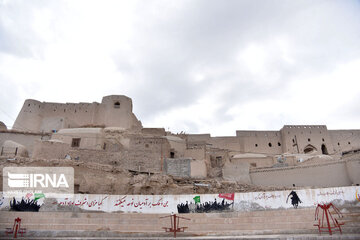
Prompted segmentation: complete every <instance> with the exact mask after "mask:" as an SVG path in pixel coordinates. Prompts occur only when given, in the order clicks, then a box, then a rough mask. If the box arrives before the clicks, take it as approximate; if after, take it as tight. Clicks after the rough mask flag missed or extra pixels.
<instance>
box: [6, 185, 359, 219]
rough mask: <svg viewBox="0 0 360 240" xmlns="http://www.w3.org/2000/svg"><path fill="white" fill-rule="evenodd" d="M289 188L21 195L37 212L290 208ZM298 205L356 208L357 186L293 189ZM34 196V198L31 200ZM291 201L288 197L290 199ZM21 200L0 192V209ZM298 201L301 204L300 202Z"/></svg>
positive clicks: (199, 211)
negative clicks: (170, 193) (258, 190)
mask: <svg viewBox="0 0 360 240" xmlns="http://www.w3.org/2000/svg"><path fill="white" fill-rule="evenodd" d="M291 192H292V191H291V190H290V191H272V192H249V193H228V194H193V195H95V194H74V195H73V197H69V198H46V196H45V195H44V196H41V195H37V196H35V195H32V196H25V197H24V199H23V200H24V203H25V204H28V203H30V204H34V203H35V204H36V205H37V206H40V207H39V209H38V210H39V211H103V212H124V213H166V214H170V213H211V212H231V211H234V212H236V211H254V210H267V209H279V208H281V209H287V208H293V207H294V206H293V205H292V203H291V204H290V203H289V202H288V203H287V199H288V198H289V196H290V197H293V195H294V194H291ZM295 192H296V195H297V196H298V198H299V199H301V202H298V206H297V207H298V208H306V207H316V206H317V205H318V204H323V203H330V202H333V203H334V204H335V205H336V206H346V205H356V206H359V207H360V201H358V200H357V199H360V198H359V196H358V193H360V187H359V186H351V187H338V188H319V189H297V190H296V191H295ZM35 199H36V200H35ZM291 201H292V200H291ZM24 203H22V199H16V200H15V204H14V199H13V198H5V197H4V196H3V195H2V193H0V210H3V211H9V210H10V211H11V210H16V208H17V206H18V205H19V204H20V205H23V204H24ZM300 203H301V204H300Z"/></svg>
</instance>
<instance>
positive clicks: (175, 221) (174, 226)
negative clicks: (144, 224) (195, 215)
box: [161, 214, 190, 238]
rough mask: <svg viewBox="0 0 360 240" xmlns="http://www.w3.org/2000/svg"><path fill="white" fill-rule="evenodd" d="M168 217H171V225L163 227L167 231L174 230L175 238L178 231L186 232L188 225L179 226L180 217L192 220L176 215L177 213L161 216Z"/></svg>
mask: <svg viewBox="0 0 360 240" xmlns="http://www.w3.org/2000/svg"><path fill="white" fill-rule="evenodd" d="M167 217H169V218H170V224H171V227H163V229H165V232H173V233H174V238H176V233H177V232H184V231H185V229H186V228H187V227H179V223H180V218H181V219H185V220H190V219H189V218H184V217H179V216H176V214H172V215H169V216H165V217H161V218H167Z"/></svg>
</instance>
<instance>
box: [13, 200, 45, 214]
mask: <svg viewBox="0 0 360 240" xmlns="http://www.w3.org/2000/svg"><path fill="white" fill-rule="evenodd" d="M10 209H11V210H12V211H20V212H38V211H39V209H40V205H38V204H37V202H36V201H34V200H30V199H26V200H24V198H22V199H21V201H20V202H19V201H16V199H15V198H13V200H12V201H10Z"/></svg>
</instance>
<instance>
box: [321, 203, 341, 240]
mask: <svg viewBox="0 0 360 240" xmlns="http://www.w3.org/2000/svg"><path fill="white" fill-rule="evenodd" d="M330 207H332V208H333V209H334V211H335V213H336V214H337V215H338V216H339V218H342V217H343V216H342V214H341V213H340V211H339V209H337V208H336V207H335V206H334V205H333V204H332V203H329V204H318V205H317V207H316V210H315V221H316V220H319V222H318V223H317V224H314V226H317V227H318V228H319V233H320V234H321V232H329V234H330V235H332V232H333V231H339V232H340V234H342V231H341V225H344V223H339V222H338V220H337V219H336V218H334V217H333V216H332V215H331V212H330V211H329V209H330ZM320 209H322V219H321V221H320V218H319V210H320ZM324 217H326V222H325V221H324ZM330 220H331V221H330Z"/></svg>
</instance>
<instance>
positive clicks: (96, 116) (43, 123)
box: [13, 95, 142, 132]
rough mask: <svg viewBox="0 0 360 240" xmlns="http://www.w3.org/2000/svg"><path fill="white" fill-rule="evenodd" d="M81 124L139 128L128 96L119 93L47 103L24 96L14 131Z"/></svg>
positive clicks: (44, 130) (52, 128)
mask: <svg viewBox="0 0 360 240" xmlns="http://www.w3.org/2000/svg"><path fill="white" fill-rule="evenodd" d="M82 126H104V127H121V128H124V129H136V128H141V127H142V126H141V122H140V121H139V120H138V119H137V118H136V116H135V114H134V113H133V112H132V100H131V98H129V97H127V96H123V95H111V96H105V97H103V99H102V101H101V103H97V102H93V103H48V102H39V101H37V100H33V99H27V100H26V101H25V102H24V105H23V107H22V109H21V111H20V113H19V115H18V116H17V118H16V121H15V123H14V127H13V129H14V130H20V131H30V132H51V131H54V130H59V129H63V128H76V127H82Z"/></svg>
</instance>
